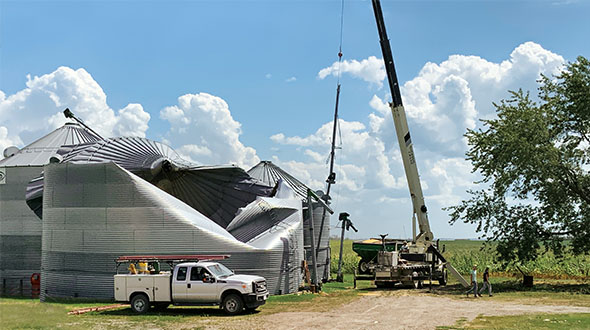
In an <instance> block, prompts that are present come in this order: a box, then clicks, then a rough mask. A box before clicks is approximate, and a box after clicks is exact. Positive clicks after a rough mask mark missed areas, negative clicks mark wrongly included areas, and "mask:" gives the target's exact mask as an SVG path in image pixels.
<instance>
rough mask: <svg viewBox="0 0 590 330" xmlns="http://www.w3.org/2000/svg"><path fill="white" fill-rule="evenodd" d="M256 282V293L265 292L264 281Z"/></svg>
mask: <svg viewBox="0 0 590 330" xmlns="http://www.w3.org/2000/svg"><path fill="white" fill-rule="evenodd" d="M255 283H256V293H263V292H266V281H258V282H255Z"/></svg>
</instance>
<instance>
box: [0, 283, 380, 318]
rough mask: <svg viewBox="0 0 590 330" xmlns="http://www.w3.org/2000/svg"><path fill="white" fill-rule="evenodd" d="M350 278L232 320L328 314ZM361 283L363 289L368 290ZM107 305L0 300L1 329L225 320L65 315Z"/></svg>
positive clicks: (165, 314) (204, 314) (272, 301)
mask: <svg viewBox="0 0 590 330" xmlns="http://www.w3.org/2000/svg"><path fill="white" fill-rule="evenodd" d="M352 280H353V277H352V275H345V276H344V282H343V283H338V282H329V283H326V284H324V286H323V291H322V293H320V294H311V293H306V292H300V293H297V294H290V295H282V296H271V297H270V298H269V300H268V302H267V303H266V304H265V305H263V306H261V307H260V308H259V312H258V313H255V314H246V315H240V316H236V317H233V319H249V318H252V317H255V316H256V315H266V314H274V313H278V312H284V311H287V310H297V311H316V312H322V311H328V310H331V309H333V308H334V307H335V306H339V305H342V304H345V303H348V302H350V301H352V300H354V299H355V298H356V297H357V296H358V295H359V294H360V293H361V291H359V290H351V289H352V287H353V282H352ZM368 286H369V283H364V284H363V286H361V287H362V288H367V287H368ZM110 304H112V302H109V303H104V302H101V303H92V302H88V301H85V302H82V303H78V302H73V301H71V300H57V301H52V302H46V303H41V302H39V301H38V300H33V299H24V298H0V321H1V324H2V329H56V328H60V329H80V328H103V329H104V328H108V329H129V328H179V327H182V328H184V327H185V326H186V325H187V324H190V325H191V327H194V328H199V326H200V325H199V323H202V322H207V324H208V325H211V324H222V323H223V321H224V320H225V319H227V316H226V315H225V314H224V313H223V311H221V310H220V309H219V308H217V307H193V306H191V307H184V306H183V307H179V306H171V307H170V308H168V309H166V310H164V311H150V312H148V313H147V314H145V315H136V314H134V313H133V312H132V311H131V309H130V308H129V307H125V308H119V309H114V310H108V311H102V312H90V313H86V314H82V315H67V312H69V311H71V310H74V309H78V308H85V307H95V306H104V305H110Z"/></svg>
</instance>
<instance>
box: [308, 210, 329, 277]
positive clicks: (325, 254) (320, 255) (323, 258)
mask: <svg viewBox="0 0 590 330" xmlns="http://www.w3.org/2000/svg"><path fill="white" fill-rule="evenodd" d="M312 204H313V206H312V210H313V224H314V226H313V235H314V242H315V246H316V249H317V250H318V252H317V257H316V261H317V264H318V265H317V269H318V279H319V280H322V281H327V280H329V279H330V213H329V212H327V211H325V212H324V208H323V207H322V206H321V205H320V204H319V203H312ZM305 205H307V203H305ZM304 217H305V218H304V220H303V233H304V234H303V244H304V246H305V258H306V260H307V263H308V265H309V266H310V271H312V270H311V265H312V254H311V236H310V232H309V226H310V224H311V220H310V217H309V214H308V211H306V212H305V213H304ZM322 217H324V224H323V230H322V237H321V240H320V241H318V239H319V235H320V228H322Z"/></svg>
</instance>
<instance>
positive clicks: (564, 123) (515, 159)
mask: <svg viewBox="0 0 590 330" xmlns="http://www.w3.org/2000/svg"><path fill="white" fill-rule="evenodd" d="M539 82H540V87H539V101H538V102H534V101H533V100H531V98H530V95H529V93H528V92H527V93H525V92H523V91H522V90H519V91H517V92H510V97H509V98H508V99H506V100H502V101H501V102H500V103H499V104H496V103H494V106H495V108H496V112H497V118H495V119H490V120H482V122H483V128H481V129H476V130H468V131H467V133H466V134H465V136H466V137H467V139H468V143H469V151H468V152H467V153H466V155H467V159H468V160H469V161H471V163H472V165H473V169H474V171H478V172H479V173H481V175H482V180H481V181H480V182H479V183H480V184H482V185H483V186H484V187H485V188H483V189H481V190H474V191H469V193H470V198H469V199H468V200H464V201H462V202H461V203H460V204H459V205H456V206H453V207H450V208H448V210H449V211H450V216H451V220H450V223H451V224H453V223H455V222H457V221H463V222H465V223H472V224H476V225H477V231H478V232H479V233H480V234H481V237H482V238H485V239H487V240H490V241H496V242H497V245H496V246H497V251H498V254H499V257H500V259H501V260H502V261H504V262H509V261H516V260H523V261H524V260H533V259H535V258H536V257H537V255H538V253H539V248H540V247H541V246H543V247H545V248H547V249H552V250H553V251H554V252H555V253H556V254H557V255H559V254H560V253H561V252H562V251H563V249H564V245H565V244H564V239H567V240H568V242H570V243H571V245H570V246H568V249H571V250H572V251H573V252H574V253H576V254H578V253H588V251H589V250H590V173H589V169H590V61H588V60H587V59H586V58H584V57H578V58H577V61H576V62H574V63H568V64H567V65H566V66H565V68H564V70H563V71H562V72H561V73H560V74H559V75H558V76H555V77H547V76H542V77H541V80H540V81H539Z"/></svg>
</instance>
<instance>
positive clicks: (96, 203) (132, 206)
mask: <svg viewBox="0 0 590 330" xmlns="http://www.w3.org/2000/svg"><path fill="white" fill-rule="evenodd" d="M282 226H283V227H281V229H282V230H280V231H277V230H276V229H275V230H274V231H271V232H270V233H269V234H268V235H270V236H272V237H270V238H271V239H268V242H265V244H264V247H261V246H260V244H259V245H257V246H253V245H249V244H246V243H242V242H239V241H238V240H236V239H235V238H234V237H233V236H231V235H230V234H229V233H227V231H225V230H224V229H223V228H221V227H220V226H218V225H217V224H216V223H214V222H213V221H211V220H209V219H208V218H206V217H205V216H203V215H202V214H200V213H199V212H197V211H196V210H194V209H193V208H191V207H190V206H188V205H186V204H184V203H183V202H181V201H179V200H178V199H176V198H174V197H173V196H171V195H169V194H167V193H166V192H164V191H162V190H160V189H158V188H157V187H155V186H153V185H152V184H150V183H148V182H146V181H144V180H142V179H140V178H139V177H137V176H135V175H133V174H131V173H130V172H128V171H126V170H124V169H122V168H120V167H119V166H117V165H115V164H114V163H101V164H83V165H82V164H72V163H65V164H50V165H47V166H45V190H44V194H43V242H42V251H43V252H42V262H41V269H42V277H41V279H42V281H41V299H42V300H46V299H48V298H51V297H87V298H103V299H112V298H113V296H114V294H113V274H115V262H114V260H115V258H117V257H118V256H121V255H142V254H145V255H147V254H231V257H230V258H229V259H227V260H225V261H224V262H223V263H224V264H226V265H227V266H228V267H230V268H231V269H233V270H235V271H236V272H240V273H245V274H256V275H261V276H264V277H265V278H266V279H267V282H268V288H269V290H270V292H271V293H273V294H279V293H288V292H293V291H294V289H293V283H292V282H296V281H297V279H298V276H297V275H299V273H298V270H299V269H296V270H295V271H293V270H289V267H290V266H289V265H288V262H287V261H286V260H285V258H288V257H290V256H292V259H294V260H295V259H296V254H294V253H292V251H291V250H292V249H293V246H294V245H296V241H297V237H296V235H297V233H298V232H300V231H301V229H300V228H301V213H299V218H297V216H295V217H293V218H292V219H291V222H285V223H282ZM277 233H278V234H279V235H278V236H277ZM260 242H262V240H261V241H260ZM296 284H297V286H295V288H297V287H298V284H299V283H296Z"/></svg>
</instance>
